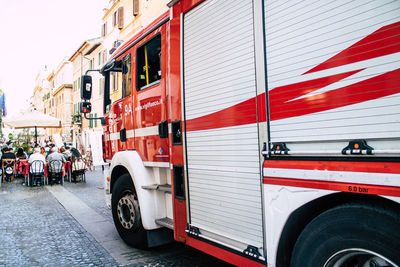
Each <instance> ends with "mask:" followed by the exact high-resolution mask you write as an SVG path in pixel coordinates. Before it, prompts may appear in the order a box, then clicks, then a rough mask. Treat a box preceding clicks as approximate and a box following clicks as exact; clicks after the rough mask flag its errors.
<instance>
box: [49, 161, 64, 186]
mask: <svg viewBox="0 0 400 267" xmlns="http://www.w3.org/2000/svg"><path fill="white" fill-rule="evenodd" d="M47 171H48V181H49V184H51V185H53V184H55V183H60V184H61V185H63V184H64V176H63V162H62V161H61V160H52V161H49V164H48V166H47Z"/></svg>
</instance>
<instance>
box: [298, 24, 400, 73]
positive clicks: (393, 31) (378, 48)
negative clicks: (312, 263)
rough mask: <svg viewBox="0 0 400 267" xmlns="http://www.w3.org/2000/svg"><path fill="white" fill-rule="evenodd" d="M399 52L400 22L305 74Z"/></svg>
mask: <svg viewBox="0 0 400 267" xmlns="http://www.w3.org/2000/svg"><path fill="white" fill-rule="evenodd" d="M397 52H400V21H399V22H396V23H393V24H390V25H387V26H384V27H382V28H380V29H378V30H377V31H375V32H373V33H372V34H370V35H368V36H367V37H365V38H363V39H361V40H360V41H358V42H357V43H355V44H353V45H352V46H350V47H349V48H347V49H345V50H343V51H342V52H340V53H339V54H336V55H335V56H333V57H331V58H330V59H328V60H326V61H325V62H323V63H321V64H319V65H318V66H316V67H314V68H312V69H311V70H309V71H307V72H305V73H304V74H307V73H311V72H316V71H320V70H325V69H330V68H334V67H338V66H342V65H346V64H350V63H355V62H359V61H363V60H367V59H371V58H376V57H380V56H385V55H389V54H393V53H397Z"/></svg>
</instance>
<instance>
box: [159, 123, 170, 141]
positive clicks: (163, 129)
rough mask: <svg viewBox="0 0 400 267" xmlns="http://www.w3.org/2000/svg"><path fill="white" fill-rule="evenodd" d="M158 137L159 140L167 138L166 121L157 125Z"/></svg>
mask: <svg viewBox="0 0 400 267" xmlns="http://www.w3.org/2000/svg"><path fill="white" fill-rule="evenodd" d="M158 135H159V136H160V138H168V121H166V120H165V121H161V122H160V123H159V124H158Z"/></svg>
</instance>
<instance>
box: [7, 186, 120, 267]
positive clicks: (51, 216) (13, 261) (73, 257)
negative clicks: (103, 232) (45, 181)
mask: <svg viewBox="0 0 400 267" xmlns="http://www.w3.org/2000/svg"><path fill="white" fill-rule="evenodd" d="M0 215H1V216H0V233H1V234H0V266H60V265H61V266H88V265H89V264H94V263H97V264H96V265H97V266H103V265H109V266H117V265H118V263H117V262H116V261H115V260H114V259H113V258H112V257H111V256H110V255H109V254H108V253H107V252H106V251H105V249H104V248H103V247H102V246H101V245H100V244H99V243H98V242H96V240H95V239H94V238H93V237H92V236H91V235H90V234H88V232H87V231H86V230H85V229H84V228H83V227H82V226H81V225H80V224H79V223H78V222H77V221H76V220H75V219H74V218H73V217H72V216H70V214H69V213H68V212H67V211H66V210H65V209H64V208H63V207H62V206H61V205H60V204H59V203H58V201H57V200H56V199H55V198H54V197H53V196H52V195H51V194H50V193H49V192H48V191H47V190H46V189H45V188H44V187H32V188H28V187H25V186H23V185H22V181H19V180H16V182H14V183H13V184H3V185H2V187H1V188H0Z"/></svg>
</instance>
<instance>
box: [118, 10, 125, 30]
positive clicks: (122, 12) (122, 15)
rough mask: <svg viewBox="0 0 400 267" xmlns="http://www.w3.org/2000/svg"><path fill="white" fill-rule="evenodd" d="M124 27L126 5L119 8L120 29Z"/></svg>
mask: <svg viewBox="0 0 400 267" xmlns="http://www.w3.org/2000/svg"><path fill="white" fill-rule="evenodd" d="M122 28H124V7H122V6H121V7H119V8H118V29H120V30H121V29H122Z"/></svg>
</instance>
